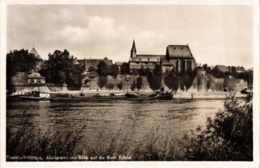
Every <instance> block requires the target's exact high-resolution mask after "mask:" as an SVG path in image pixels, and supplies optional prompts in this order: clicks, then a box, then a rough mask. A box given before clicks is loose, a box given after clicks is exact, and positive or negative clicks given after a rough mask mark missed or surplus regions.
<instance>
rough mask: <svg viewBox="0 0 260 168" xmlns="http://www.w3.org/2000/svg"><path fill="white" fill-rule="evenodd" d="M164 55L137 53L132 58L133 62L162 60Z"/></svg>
mask: <svg viewBox="0 0 260 168" xmlns="http://www.w3.org/2000/svg"><path fill="white" fill-rule="evenodd" d="M162 56H163V55H148V54H137V55H136V57H134V58H132V60H131V61H132V62H160V60H161V57H162Z"/></svg>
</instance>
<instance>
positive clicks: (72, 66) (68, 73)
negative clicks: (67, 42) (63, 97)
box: [40, 49, 84, 86]
mask: <svg viewBox="0 0 260 168" xmlns="http://www.w3.org/2000/svg"><path fill="white" fill-rule="evenodd" d="M83 71H84V66H83V65H81V64H78V63H77V60H76V58H74V57H73V56H71V55H70V53H69V52H68V51H67V50H66V49H65V50H64V51H60V50H55V51H54V53H53V54H49V59H48V60H47V61H46V62H45V63H44V65H43V68H42V70H41V71H40V72H41V73H42V74H43V76H45V78H46V80H47V82H50V83H55V84H59V85H60V84H63V83H67V84H68V85H69V86H75V85H77V86H80V85H81V80H82V73H83Z"/></svg>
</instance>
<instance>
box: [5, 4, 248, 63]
mask: <svg viewBox="0 0 260 168" xmlns="http://www.w3.org/2000/svg"><path fill="white" fill-rule="evenodd" d="M252 19H253V17H252V7H251V6H246V5H243V6H239V5H176V4H175V5H134V4H133V5H46V4H45V5H8V7H7V50H8V52H9V51H10V50H15V49H22V48H24V49H28V50H31V48H32V47H33V46H34V47H35V48H36V50H37V51H38V53H39V54H40V56H41V57H42V58H43V59H48V54H49V53H53V52H54V51H55V50H56V49H58V50H64V49H67V50H68V51H69V52H70V54H71V55H73V56H75V57H77V58H78V59H84V58H86V59H87V58H104V57H107V58H109V59H112V60H113V62H117V61H128V60H129V57H130V49H131V46H132V42H133V40H135V43H136V49H137V54H165V53H166V47H167V46H168V45H173V44H185V45H187V44H188V45H189V47H190V49H191V52H192V53H193V56H194V58H195V60H196V62H197V63H201V64H204V63H207V64H208V65H234V66H244V67H246V68H250V67H252V66H253V65H252V61H253V42H252V40H253V33H252V25H253V20H252Z"/></svg>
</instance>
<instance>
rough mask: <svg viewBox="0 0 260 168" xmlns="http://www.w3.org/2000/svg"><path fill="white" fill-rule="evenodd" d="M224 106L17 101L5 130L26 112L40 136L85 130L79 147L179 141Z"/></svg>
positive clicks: (202, 102) (194, 102)
mask: <svg viewBox="0 0 260 168" xmlns="http://www.w3.org/2000/svg"><path fill="white" fill-rule="evenodd" d="M223 105H224V100H189V101H177V100H171V101H158V100H155V101H151V100H150V101H148V100H146V101H128V100H111V101H88V102H70V103H68V102H66V103H65V102H33V101H17V102H8V103H7V127H8V128H10V129H16V128H18V127H19V123H20V122H19V121H20V120H21V114H22V111H23V110H26V113H27V114H30V116H29V122H31V125H32V126H33V127H34V128H35V129H37V130H40V131H42V132H44V131H47V130H48V131H49V133H51V132H54V133H55V131H60V132H63V133H64V134H65V133H66V132H70V131H75V130H77V129H79V128H81V127H83V126H85V128H84V130H83V134H84V138H83V141H82V144H81V147H85V146H88V145H90V144H91V143H93V142H96V141H98V140H100V139H102V140H101V141H100V142H102V143H103V144H106V143H109V140H111V138H113V137H115V136H116V138H118V139H120V137H124V136H127V137H128V141H132V142H138V141H140V140H142V139H145V138H146V136H148V135H149V134H150V133H151V132H153V133H154V134H156V135H162V136H165V135H167V136H171V137H173V138H181V137H182V136H183V135H184V134H186V133H189V131H190V130H191V129H195V128H196V127H197V126H198V125H201V126H202V127H204V126H205V123H206V120H207V117H214V115H215V114H216V112H218V111H219V110H221V109H223V108H224V107H223ZM119 132H120V134H117V133H119Z"/></svg>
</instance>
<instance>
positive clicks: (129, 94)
mask: <svg viewBox="0 0 260 168" xmlns="http://www.w3.org/2000/svg"><path fill="white" fill-rule="evenodd" d="M125 97H127V98H137V97H139V95H138V94H136V93H126V94H125Z"/></svg>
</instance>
